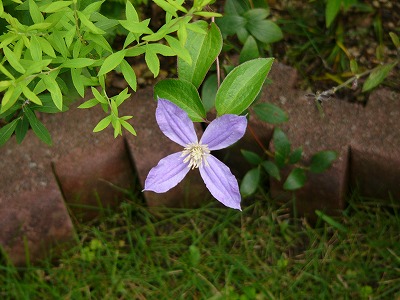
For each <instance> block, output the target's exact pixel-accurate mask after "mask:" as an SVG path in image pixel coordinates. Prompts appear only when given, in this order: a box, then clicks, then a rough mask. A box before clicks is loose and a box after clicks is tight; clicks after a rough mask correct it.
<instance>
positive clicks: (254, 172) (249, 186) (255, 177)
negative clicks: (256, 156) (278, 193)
mask: <svg viewBox="0 0 400 300" xmlns="http://www.w3.org/2000/svg"><path fill="white" fill-rule="evenodd" d="M259 183H260V168H258V167H257V168H254V169H251V170H250V171H248V172H247V173H246V175H244V177H243V180H242V182H241V183H240V193H241V194H242V195H243V197H246V196H250V195H251V194H254V193H255V192H256V190H257V187H258V185H259Z"/></svg>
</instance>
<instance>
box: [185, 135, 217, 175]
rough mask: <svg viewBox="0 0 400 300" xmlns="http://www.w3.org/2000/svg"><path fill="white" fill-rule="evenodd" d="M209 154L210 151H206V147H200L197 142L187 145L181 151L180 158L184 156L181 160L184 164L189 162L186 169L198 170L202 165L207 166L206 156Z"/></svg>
mask: <svg viewBox="0 0 400 300" xmlns="http://www.w3.org/2000/svg"><path fill="white" fill-rule="evenodd" d="M208 154H210V150H209V149H208V146H207V145H202V144H199V143H198V142H196V143H191V144H188V145H187V146H186V147H185V148H184V150H183V151H182V155H181V156H182V157H183V156H186V157H185V159H184V160H183V162H184V163H187V162H189V165H188V167H189V168H192V170H193V169H194V168H198V167H200V166H201V165H202V164H203V161H204V163H205V164H206V166H208V162H207V155H208Z"/></svg>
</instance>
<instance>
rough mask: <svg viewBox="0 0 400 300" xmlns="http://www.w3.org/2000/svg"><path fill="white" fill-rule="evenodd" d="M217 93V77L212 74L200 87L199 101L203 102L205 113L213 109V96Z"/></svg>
mask: <svg viewBox="0 0 400 300" xmlns="http://www.w3.org/2000/svg"><path fill="white" fill-rule="evenodd" d="M217 91H218V80H217V75H216V74H212V75H211V76H209V77H208V78H207V79H206V81H204V83H203V85H202V87H201V99H202V100H203V104H204V108H205V110H206V111H209V110H210V109H211V108H213V107H214V104H215V96H216V95H217Z"/></svg>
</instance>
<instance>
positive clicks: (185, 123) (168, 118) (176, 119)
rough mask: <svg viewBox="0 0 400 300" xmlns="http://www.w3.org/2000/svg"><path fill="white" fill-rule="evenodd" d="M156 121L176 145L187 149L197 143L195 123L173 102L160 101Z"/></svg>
mask: <svg viewBox="0 0 400 300" xmlns="http://www.w3.org/2000/svg"><path fill="white" fill-rule="evenodd" d="M156 119H157V123H158V126H160V129H161V131H162V132H163V133H164V134H165V135H166V136H167V137H169V138H170V139H171V140H173V141H174V142H175V143H177V144H179V145H181V146H183V147H185V146H186V145H187V144H189V143H194V142H197V135H196V131H195V130H194V125H193V122H192V121H191V120H190V118H189V116H188V115H187V113H186V112H185V111H184V110H183V109H181V108H179V107H178V106H177V105H175V104H174V103H172V102H171V101H169V100H166V99H162V98H159V99H158V105H157V110H156Z"/></svg>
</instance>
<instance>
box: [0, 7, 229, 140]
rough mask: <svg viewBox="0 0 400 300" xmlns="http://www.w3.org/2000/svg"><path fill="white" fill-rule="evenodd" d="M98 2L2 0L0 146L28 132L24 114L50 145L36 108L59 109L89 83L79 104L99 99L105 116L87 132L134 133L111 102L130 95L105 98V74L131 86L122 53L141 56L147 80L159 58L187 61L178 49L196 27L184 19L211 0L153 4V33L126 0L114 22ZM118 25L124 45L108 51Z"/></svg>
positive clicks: (133, 83) (130, 71) (129, 69)
mask: <svg viewBox="0 0 400 300" xmlns="http://www.w3.org/2000/svg"><path fill="white" fill-rule="evenodd" d="M103 2H104V1H96V2H92V1H85V0H74V1H62V0H61V1H47V0H44V1H35V0H27V1H15V2H6V3H3V2H1V6H0V22H3V23H5V24H6V25H7V26H6V28H5V30H4V31H3V32H1V33H0V34H1V35H0V50H1V52H2V53H4V56H3V57H1V62H0V92H3V93H4V96H3V99H2V101H1V107H0V118H1V119H4V121H5V122H6V123H8V124H7V125H6V126H4V127H3V128H1V129H0V136H1V139H0V140H1V142H2V143H3V144H4V143H5V141H6V140H7V139H8V138H10V136H11V135H12V133H13V132H12V130H14V131H15V132H16V133H18V134H17V136H18V137H17V140H18V141H19V142H21V141H22V139H23V136H25V134H26V131H27V130H28V129H29V126H26V124H28V123H27V121H25V120H27V119H28V120H29V125H30V127H31V128H32V129H33V131H34V132H35V133H36V134H37V135H38V137H39V138H40V139H42V140H43V141H45V142H46V143H49V144H50V143H51V138H50V136H49V133H48V131H47V130H45V128H44V126H43V124H42V123H40V121H38V119H37V118H36V114H35V111H42V112H51V113H55V112H57V111H58V112H61V111H64V110H65V109H67V106H69V104H70V103H71V101H72V100H74V99H76V98H77V96H78V95H79V96H81V97H84V96H85V91H86V90H87V88H88V87H92V92H93V93H94V96H95V98H94V99H90V100H89V101H87V102H85V103H84V104H82V105H81V106H80V107H81V108H90V107H93V106H95V105H97V104H100V105H101V106H102V107H103V109H104V111H105V112H106V113H107V114H108V116H106V117H104V118H103V119H102V120H101V121H100V122H99V124H97V126H95V129H94V131H100V130H103V129H104V128H106V127H107V126H108V125H110V124H111V125H112V126H113V128H114V136H117V135H121V134H122V128H125V129H126V130H128V131H129V132H130V133H132V134H136V133H135V130H134V129H133V127H132V126H131V125H130V124H129V123H128V122H127V120H129V119H130V118H131V116H119V115H118V107H119V106H120V105H121V104H122V103H123V102H124V101H126V100H127V99H129V94H128V92H127V90H124V91H123V92H122V93H121V94H120V95H117V96H114V97H108V96H107V94H106V92H105V89H106V86H105V84H104V82H105V80H104V78H105V76H106V75H107V74H108V73H109V72H111V71H117V72H121V73H122V74H123V75H124V77H125V79H126V81H127V82H128V84H129V86H130V88H131V89H132V90H134V91H135V90H136V88H137V82H136V74H135V71H134V68H132V66H131V65H130V64H129V63H128V61H127V60H126V58H127V57H133V56H139V55H142V54H144V57H145V61H146V63H147V65H148V67H149V69H150V71H151V72H152V73H153V74H154V77H156V76H157V75H158V73H159V70H160V61H159V56H160V55H161V56H179V57H180V58H181V59H182V60H183V61H185V62H186V63H189V64H190V63H191V57H190V55H189V53H188V51H187V50H186V49H185V47H184V44H185V42H186V37H187V34H186V33H187V31H188V30H189V29H190V30H201V28H200V27H199V28H197V27H198V26H197V25H193V24H191V23H190V21H191V19H192V16H193V15H194V14H198V13H200V12H201V11H202V10H203V8H204V6H205V5H207V4H208V3H209V2H210V1H196V3H195V5H194V6H193V7H192V8H190V9H186V8H184V7H183V6H182V4H183V1H181V0H179V1H176V0H174V1H173V0H157V1H155V3H156V4H157V5H159V6H160V7H161V8H162V9H164V10H165V12H166V22H165V24H164V25H163V26H162V27H161V28H160V29H159V30H158V31H156V32H153V30H151V29H150V28H149V23H150V19H146V20H140V17H139V14H138V12H137V11H136V9H135V7H134V6H133V5H132V3H131V2H130V1H126V4H125V16H122V17H121V18H119V19H113V18H108V17H106V16H105V15H103V14H101V12H100V9H101V6H102V4H103ZM142 2H143V1H142ZM119 28H122V29H123V30H126V31H127V36H126V40H125V43H124V46H123V48H122V49H120V50H118V51H114V50H113V49H112V47H111V45H110V43H109V41H108V40H107V36H108V35H110V34H112V33H113V32H115V31H117V30H121V29H119ZM196 28H197V29H196ZM175 33H177V37H176V36H175ZM221 43H222V42H221ZM218 53H219V50H218ZM96 86H101V90H97V89H94V87H96ZM45 95H50V97H51V98H50V99H51V102H52V105H50V106H51V108H50V106H49V101H47V102H46V103H43V101H42V100H41V99H42V97H44V96H45ZM48 99H49V98H47V100H48ZM45 106H46V107H47V108H44V107H45ZM49 110H50V111H49ZM25 115H26V117H25ZM202 117H204V114H203V115H202ZM17 128H18V129H17Z"/></svg>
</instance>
